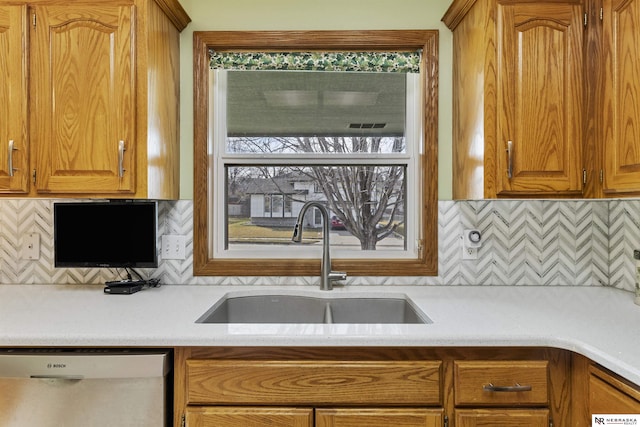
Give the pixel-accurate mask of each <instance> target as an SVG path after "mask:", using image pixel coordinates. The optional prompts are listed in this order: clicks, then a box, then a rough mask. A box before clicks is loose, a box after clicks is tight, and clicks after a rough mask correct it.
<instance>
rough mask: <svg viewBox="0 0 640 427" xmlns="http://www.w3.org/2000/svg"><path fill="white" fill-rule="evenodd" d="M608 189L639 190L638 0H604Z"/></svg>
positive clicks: (620, 191) (604, 129)
mask: <svg viewBox="0 0 640 427" xmlns="http://www.w3.org/2000/svg"><path fill="white" fill-rule="evenodd" d="M602 6H603V20H602V39H603V62H602V63H603V64H604V68H603V77H602V87H603V103H602V107H601V109H600V112H601V114H602V115H603V117H602V134H601V136H600V137H601V138H602V143H603V144H602V147H603V149H604V159H605V160H604V161H605V167H604V170H605V174H604V193H605V195H608V196H612V197H613V196H616V195H624V194H626V193H630V194H631V195H634V194H635V195H637V194H640V102H638V99H639V98H640V76H639V73H638V70H640V51H639V50H638V45H640V0H603V2H602Z"/></svg>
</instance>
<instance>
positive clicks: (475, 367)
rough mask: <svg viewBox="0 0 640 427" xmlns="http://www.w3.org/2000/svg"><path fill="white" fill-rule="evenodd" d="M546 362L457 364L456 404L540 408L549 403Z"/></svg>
mask: <svg viewBox="0 0 640 427" xmlns="http://www.w3.org/2000/svg"><path fill="white" fill-rule="evenodd" d="M547 366H548V362H547V361H546V360H530V361H523V360H513V361H483V360H478V361H456V362H455V365H454V372H455V374H454V390H455V402H456V405H473V406H483V405H494V406H496V405H498V406H499V405H529V406H533V405H541V406H546V405H547V404H548V402H549V391H548V372H547Z"/></svg>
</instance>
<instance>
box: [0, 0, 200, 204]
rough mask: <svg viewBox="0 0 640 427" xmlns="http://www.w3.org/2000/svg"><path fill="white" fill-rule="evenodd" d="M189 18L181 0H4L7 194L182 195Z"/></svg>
mask: <svg viewBox="0 0 640 427" xmlns="http://www.w3.org/2000/svg"><path fill="white" fill-rule="evenodd" d="M189 22H190V18H189V16H188V15H187V14H186V12H185V11H184V9H183V8H182V6H180V4H179V3H178V1H177V0H157V1H156V0H112V1H111V0H87V1H83V2H81V3H79V2H73V1H69V2H66V3H65V2H61V1H57V0H51V1H49V0H31V1H29V2H25V4H23V5H20V4H19V2H16V1H7V0H0V49H2V52H0V53H1V57H0V71H1V72H2V73H3V76H8V77H7V78H6V79H5V80H3V81H2V83H0V104H1V105H0V118H1V119H2V124H1V125H0V138H1V140H0V153H1V154H0V194H20V193H22V194H26V195H29V196H36V197H42V196H51V197H90V198H143V199H177V198H179V173H180V171H179V168H180V152H179V145H180V142H179V138H180V135H179V97H180V90H179V87H180V65H179V63H180V32H181V31H182V30H183V29H184V28H185V27H186V26H187V24H188V23H189ZM5 51H6V52H5ZM5 123H7V125H5ZM9 141H13V148H14V149H13V150H11V153H12V155H9V152H10V151H9ZM10 161H11V162H12V163H13V167H12V170H13V176H11V175H12V174H11V173H10V171H9V162H10Z"/></svg>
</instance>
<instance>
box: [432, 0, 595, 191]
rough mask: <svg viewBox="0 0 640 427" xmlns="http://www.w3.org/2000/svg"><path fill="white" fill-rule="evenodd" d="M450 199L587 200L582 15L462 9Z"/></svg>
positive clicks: (504, 5)
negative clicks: (583, 176) (584, 191)
mask: <svg viewBox="0 0 640 427" xmlns="http://www.w3.org/2000/svg"><path fill="white" fill-rule="evenodd" d="M443 21H444V22H445V24H446V25H447V26H448V27H449V28H450V29H451V30H452V31H453V58H454V60H453V82H454V84H453V87H454V94H453V120H454V124H453V157H454V158H453V161H454V167H453V174H454V176H453V197H454V198H455V199H467V198H496V197H547V196H551V197H557V196H562V197H579V196H582V191H583V179H582V169H583V165H582V132H583V115H584V112H583V109H584V108H583V88H584V81H583V80H584V76H583V61H582V52H583V45H584V31H583V24H582V22H583V5H582V2H581V1H579V0H567V1H550V2H531V1H518V0H516V1H509V2H499V1H496V0H472V1H470V0H455V1H454V2H453V3H452V5H451V6H450V8H449V9H448V11H447V13H446V14H445V16H444V17H443Z"/></svg>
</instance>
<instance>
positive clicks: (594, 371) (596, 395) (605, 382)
mask: <svg viewBox="0 0 640 427" xmlns="http://www.w3.org/2000/svg"><path fill="white" fill-rule="evenodd" d="M589 373H590V375H589V412H590V413H591V414H640V387H638V386H636V385H633V384H629V383H627V382H625V381H623V380H622V379H621V378H619V377H618V376H616V375H613V374H611V373H609V372H607V371H605V370H604V369H601V368H599V367H598V366H596V365H592V366H591V367H590V369H589Z"/></svg>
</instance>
